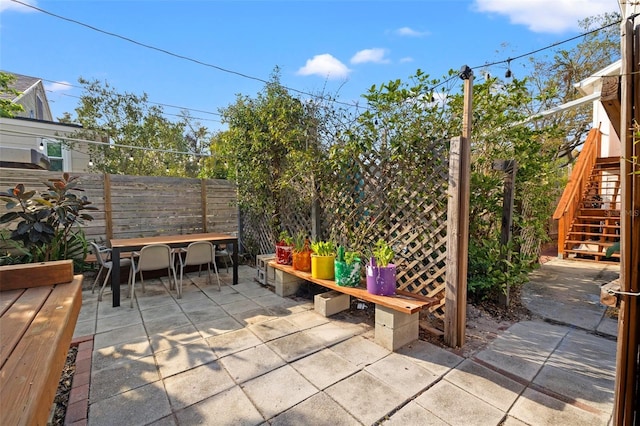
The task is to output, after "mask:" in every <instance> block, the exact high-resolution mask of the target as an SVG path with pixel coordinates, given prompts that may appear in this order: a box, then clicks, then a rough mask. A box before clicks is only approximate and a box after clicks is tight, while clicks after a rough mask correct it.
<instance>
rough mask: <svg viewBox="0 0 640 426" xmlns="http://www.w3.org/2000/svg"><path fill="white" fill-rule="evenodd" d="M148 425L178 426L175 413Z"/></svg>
mask: <svg viewBox="0 0 640 426" xmlns="http://www.w3.org/2000/svg"><path fill="white" fill-rule="evenodd" d="M147 426H178V424H177V423H176V420H175V418H174V416H173V414H170V415H168V416H166V417H163V418H161V419H159V420H156V421H154V422H151V423H149V424H148V425H147Z"/></svg>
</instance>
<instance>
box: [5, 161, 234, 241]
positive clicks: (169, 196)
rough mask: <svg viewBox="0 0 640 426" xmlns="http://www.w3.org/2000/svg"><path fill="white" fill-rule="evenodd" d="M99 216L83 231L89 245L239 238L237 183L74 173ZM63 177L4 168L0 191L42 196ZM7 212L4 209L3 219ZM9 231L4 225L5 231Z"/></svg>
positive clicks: (59, 174) (220, 180) (85, 225)
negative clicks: (180, 237) (197, 236)
mask: <svg viewBox="0 0 640 426" xmlns="http://www.w3.org/2000/svg"><path fill="white" fill-rule="evenodd" d="M71 176H78V177H79V179H78V182H79V185H78V186H79V187H80V188H82V189H84V191H83V192H82V194H80V195H86V196H87V198H88V199H89V201H91V202H92V205H93V206H95V207H97V208H98V210H97V211H93V212H89V213H90V214H91V215H92V216H93V217H94V220H92V221H88V222H86V223H85V224H84V225H83V226H82V228H83V230H84V231H85V235H86V237H87V239H88V240H95V241H106V240H108V239H111V238H133V237H148V236H155V235H171V234H193V233H200V232H223V233H237V232H238V209H237V197H236V187H235V183H233V182H230V181H226V180H222V179H187V178H173V177H149V176H128V175H107V174H105V175H102V174H90V173H71ZM59 177H61V173H60V172H48V171H41V170H24V169H7V168H0V188H2V189H3V190H7V189H10V188H13V187H14V186H15V185H16V184H19V183H22V184H24V185H25V188H26V189H27V190H36V191H43V190H46V187H45V186H44V185H43V182H46V181H47V180H48V179H53V178H59ZM5 212H6V208H5V206H4V204H2V205H1V206H0V215H1V214H4V213H5ZM5 226H6V225H5Z"/></svg>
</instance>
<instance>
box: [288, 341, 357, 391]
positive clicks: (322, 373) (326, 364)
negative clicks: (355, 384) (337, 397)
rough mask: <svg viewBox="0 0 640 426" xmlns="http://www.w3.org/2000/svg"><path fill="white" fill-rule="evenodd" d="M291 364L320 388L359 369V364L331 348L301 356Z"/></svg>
mask: <svg viewBox="0 0 640 426" xmlns="http://www.w3.org/2000/svg"><path fill="white" fill-rule="evenodd" d="M291 366H292V367H293V368H295V369H296V370H297V371H298V372H299V373H300V374H302V375H303V376H304V377H305V378H306V379H307V380H308V381H310V382H311V383H312V384H313V385H314V386H315V387H317V388H318V389H324V388H326V387H327V386H331V385H332V384H334V383H336V382H338V381H340V380H342V379H344V378H345V377H348V376H350V375H352V374H354V373H355V372H357V371H358V370H359V368H358V367H357V366H355V365H353V364H351V363H350V362H349V361H346V360H345V359H343V358H342V357H340V356H339V355H337V354H336V353H335V352H333V351H331V350H329V349H324V350H321V351H319V352H316V353H314V354H311V355H309V356H306V357H304V358H301V359H299V360H297V361H296V362H294V363H292V364H291Z"/></svg>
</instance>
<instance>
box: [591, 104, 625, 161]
mask: <svg viewBox="0 0 640 426" xmlns="http://www.w3.org/2000/svg"><path fill="white" fill-rule="evenodd" d="M593 126H594V127H598V126H600V131H601V132H602V139H601V142H600V157H619V156H620V147H621V145H620V139H619V138H618V135H617V134H616V131H615V129H614V128H613V125H612V124H611V121H609V116H608V115H607V112H606V111H605V109H604V107H603V106H602V103H601V102H600V101H596V102H594V103H593Z"/></svg>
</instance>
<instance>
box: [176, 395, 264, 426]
mask: <svg viewBox="0 0 640 426" xmlns="http://www.w3.org/2000/svg"><path fill="white" fill-rule="evenodd" d="M176 417H177V418H178V422H179V423H180V424H181V425H195V424H204V425H213V424H218V425H234V426H252V425H258V424H261V423H263V422H264V418H263V417H262V415H261V414H260V412H258V410H257V409H256V408H255V407H254V406H253V404H252V403H251V401H250V400H249V398H247V396H246V395H245V394H244V392H243V391H242V389H240V387H239V386H234V387H232V388H230V389H227V390H225V391H223V392H220V393H219V394H217V395H214V396H212V397H210V398H207V399H205V400H203V401H200V402H198V403H197V404H194V405H191V406H189V407H187V408H185V409H183V410H180V411H178V412H177V413H176Z"/></svg>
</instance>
